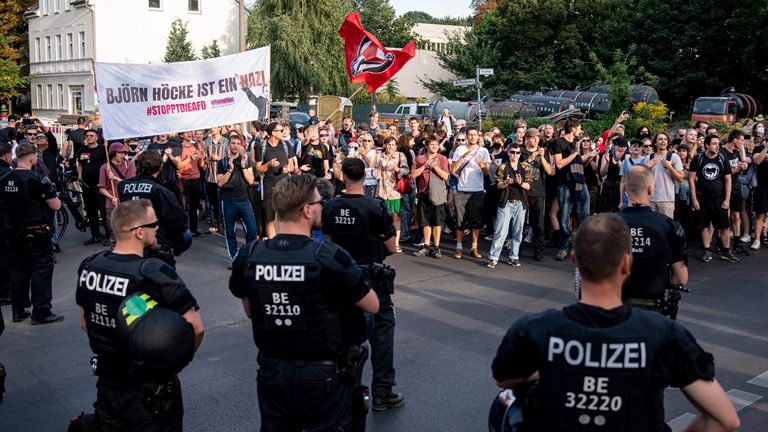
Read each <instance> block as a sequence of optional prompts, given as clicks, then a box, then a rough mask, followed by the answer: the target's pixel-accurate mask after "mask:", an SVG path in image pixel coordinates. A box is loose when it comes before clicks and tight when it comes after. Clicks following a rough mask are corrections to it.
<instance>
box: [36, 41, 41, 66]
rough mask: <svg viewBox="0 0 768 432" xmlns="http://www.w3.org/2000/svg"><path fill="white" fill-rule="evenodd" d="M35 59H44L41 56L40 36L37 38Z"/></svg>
mask: <svg viewBox="0 0 768 432" xmlns="http://www.w3.org/2000/svg"><path fill="white" fill-rule="evenodd" d="M35 61H36V62H39V61H42V59H41V58H40V38H35Z"/></svg>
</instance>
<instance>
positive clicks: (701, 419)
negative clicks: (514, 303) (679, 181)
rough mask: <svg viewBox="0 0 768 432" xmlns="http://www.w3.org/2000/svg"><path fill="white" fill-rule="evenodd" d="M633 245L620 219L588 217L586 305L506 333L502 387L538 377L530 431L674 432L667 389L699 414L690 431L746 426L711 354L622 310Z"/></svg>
mask: <svg viewBox="0 0 768 432" xmlns="http://www.w3.org/2000/svg"><path fill="white" fill-rule="evenodd" d="M632 242H633V240H632V238H631V237H630V235H629V228H628V227H627V225H626V224H625V223H624V222H623V221H622V220H621V218H619V217H618V216H616V215H613V214H599V215H597V216H592V217H590V218H588V219H586V220H585V221H584V222H583V223H582V224H581V225H580V226H579V229H578V231H577V232H576V238H575V244H574V250H573V252H572V254H571V256H572V259H574V261H575V262H576V265H577V266H578V269H579V271H580V273H581V276H582V298H581V300H580V302H579V303H577V304H574V305H571V306H568V307H566V308H564V309H562V310H549V311H545V312H541V313H538V314H535V315H530V316H527V317H524V318H522V319H520V320H518V321H517V322H516V323H515V324H513V325H512V327H511V328H510V329H509V331H508V332H507V334H506V335H505V336H504V339H503V340H502V342H501V345H500V346H499V348H498V351H497V354H496V358H495V359H494V360H493V366H492V370H493V377H494V379H495V380H496V382H497V384H498V385H499V386H500V387H502V388H510V389H522V388H523V387H525V386H526V384H527V383H530V382H532V381H536V380H538V384H537V386H536V389H535V390H533V391H532V392H531V393H530V395H531V397H532V399H533V402H534V403H532V404H531V405H530V408H531V410H532V415H529V416H528V417H527V418H526V423H530V426H531V427H530V428H529V429H526V430H535V431H547V432H549V431H555V430H557V431H598V430H604V431H619V430H620V431H626V432H634V431H643V432H647V431H663V430H669V428H668V426H667V425H665V424H664V405H663V404H662V403H661V397H662V395H663V392H664V389H665V388H666V387H667V386H673V387H679V388H680V389H681V390H682V392H683V393H684V394H685V395H686V396H687V397H688V399H689V400H691V402H692V403H693V405H694V406H696V407H698V408H699V410H700V413H699V415H698V416H697V417H696V418H695V419H694V420H693V421H692V424H691V425H689V429H687V430H705V426H707V425H708V428H706V430H734V429H736V428H738V427H739V418H738V416H737V415H736V411H735V409H734V407H733V404H732V403H731V402H730V400H729V399H728V396H727V395H726V394H725V392H723V389H722V387H720V384H719V383H718V382H717V381H716V380H715V378H714V373H715V370H714V362H713V358H712V355H711V354H709V353H707V352H705V351H704V350H703V349H702V348H701V347H700V346H699V345H698V343H697V342H696V340H695V339H694V337H693V336H692V335H691V334H690V333H689V332H688V331H687V330H686V329H685V328H684V327H683V326H682V325H680V324H678V323H677V322H675V321H671V320H669V319H668V318H666V317H664V316H662V315H661V314H658V313H655V312H650V311H645V310H642V309H639V308H633V307H629V306H627V305H623V304H622V301H621V286H622V284H623V283H624V281H626V279H627V278H628V277H629V274H630V271H631V268H632V253H631V249H632ZM516 395H517V396H518V397H520V396H521V395H520V394H518V393H517V390H516Z"/></svg>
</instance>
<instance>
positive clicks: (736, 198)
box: [728, 191, 746, 212]
mask: <svg viewBox="0 0 768 432" xmlns="http://www.w3.org/2000/svg"><path fill="white" fill-rule="evenodd" d="M728 207H729V208H730V210H731V211H732V212H743V211H745V209H746V206H745V205H744V198H742V197H741V193H739V192H738V191H737V192H731V202H730V203H729V204H728Z"/></svg>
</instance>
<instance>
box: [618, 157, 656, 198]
mask: <svg viewBox="0 0 768 432" xmlns="http://www.w3.org/2000/svg"><path fill="white" fill-rule="evenodd" d="M624 189H625V190H626V191H627V195H629V198H630V199H631V200H632V201H634V202H636V203H639V204H647V203H648V200H649V199H650V196H651V195H653V173H652V172H651V169H650V168H648V167H647V166H645V165H633V166H632V167H630V168H629V171H627V175H626V176H625V177H624Z"/></svg>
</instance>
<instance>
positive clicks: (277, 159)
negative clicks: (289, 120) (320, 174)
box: [253, 122, 296, 238]
mask: <svg viewBox="0 0 768 432" xmlns="http://www.w3.org/2000/svg"><path fill="white" fill-rule="evenodd" d="M284 128H285V126H283V125H281V124H280V123H278V122H272V123H270V124H269V125H268V126H267V136H269V138H267V139H266V140H262V141H261V145H258V146H254V148H253V160H254V161H256V166H255V168H254V174H260V175H261V214H262V215H263V217H264V223H265V224H266V227H265V230H264V231H265V233H266V235H267V238H272V237H274V236H275V234H277V223H276V222H275V208H274V206H273V205H272V192H273V191H274V189H275V185H276V184H277V182H279V181H280V180H282V179H283V178H285V177H287V176H288V175H290V174H293V173H294V172H296V153H295V152H294V151H293V145H291V144H290V143H289V142H287V141H285V140H283V139H282V136H283V129H284Z"/></svg>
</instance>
